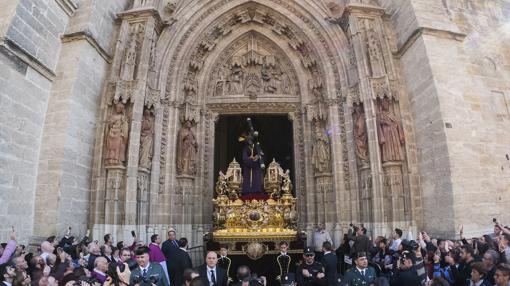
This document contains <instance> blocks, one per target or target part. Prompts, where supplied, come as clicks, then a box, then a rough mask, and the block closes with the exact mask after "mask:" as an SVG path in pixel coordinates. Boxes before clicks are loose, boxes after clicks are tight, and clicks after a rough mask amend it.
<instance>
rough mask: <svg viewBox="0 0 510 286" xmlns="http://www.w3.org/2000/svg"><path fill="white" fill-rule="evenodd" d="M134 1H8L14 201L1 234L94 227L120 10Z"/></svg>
mask: <svg viewBox="0 0 510 286" xmlns="http://www.w3.org/2000/svg"><path fill="white" fill-rule="evenodd" d="M128 2H129V1H127V0H118V1H108V5H104V3H102V2H101V3H100V2H98V1H89V0H82V1H69V0H44V1H39V0H38V1H35V0H23V1H7V3H6V5H5V6H2V10H1V11H2V12H1V14H2V21H1V22H0V32H1V35H0V36H1V40H2V41H1V43H0V44H1V46H0V63H1V65H2V69H1V71H0V82H1V86H2V88H1V90H0V102H1V107H0V108H1V109H2V113H1V115H0V116H1V120H0V130H1V132H0V160H1V161H2V162H1V164H0V165H1V167H0V168H1V173H2V176H1V180H0V192H1V193H2V196H0V201H1V202H2V203H3V205H5V206H6V207H5V208H4V209H3V210H2V212H1V213H0V219H1V220H2V221H3V222H4V223H3V224H2V229H0V241H4V240H5V239H6V238H7V237H8V229H10V225H15V226H17V228H18V232H19V237H20V238H21V240H22V241H23V242H27V240H28V238H29V237H31V236H36V237H44V236H48V235H51V234H54V233H59V232H62V231H63V230H64V229H65V228H66V226H67V225H72V226H73V227H74V229H75V231H74V233H75V234H83V233H84V232H85V229H86V227H87V218H88V217H87V215H88V205H89V191H90V182H91V169H92V162H93V159H92V158H93V146H94V140H95V131H96V119H97V113H98V112H99V107H100V101H101V92H102V88H103V80H104V79H105V78H106V73H107V71H108V63H109V62H110V61H111V51H112V50H113V46H114V44H115V42H114V41H113V39H114V37H112V35H115V33H116V26H115V18H116V13H117V12H119V11H122V10H125V9H126V8H127V5H128ZM4 8H5V9H4ZM68 24H69V25H68ZM4 67H5V68H4ZM48 210H52V211H48ZM36 240H37V238H36Z"/></svg>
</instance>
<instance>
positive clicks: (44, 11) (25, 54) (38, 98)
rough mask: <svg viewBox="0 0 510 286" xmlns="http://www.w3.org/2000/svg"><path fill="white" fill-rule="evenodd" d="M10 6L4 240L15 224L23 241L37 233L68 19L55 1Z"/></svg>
mask: <svg viewBox="0 0 510 286" xmlns="http://www.w3.org/2000/svg"><path fill="white" fill-rule="evenodd" d="M7 2H8V3H7V7H6V9H2V19H3V21H2V23H1V28H0V31H1V32H2V34H1V35H0V36H1V37H2V41H1V46H0V62H1V63H2V68H1V72H0V81H1V86H2V88H1V89H0V101H1V104H0V106H1V107H0V108H1V109H2V112H1V115H0V116H1V120H0V129H1V132H0V136H1V139H0V140H1V142H0V158H1V160H2V162H1V164H0V165H1V167H0V168H2V171H1V173H2V176H1V177H2V179H1V180H2V182H1V183H0V192H1V193H2V196H0V200H1V202H2V205H4V206H5V207H4V208H3V209H2V214H1V215H0V219H1V220H2V221H3V222H4V223H2V228H3V229H1V230H0V234H1V235H0V240H2V241H4V240H5V239H6V238H7V237H8V229H10V225H15V226H16V227H17V229H18V233H19V236H20V238H22V239H23V240H26V239H27V238H28V237H29V235H31V234H32V226H33V221H34V211H33V207H34V199H35V196H34V195H35V189H36V177H37V172H38V167H37V165H38V159H39V152H40V146H41V138H42V134H43V123H44V121H45V113H46V109H47V105H48V100H49V97H50V90H51V85H52V83H51V81H52V80H53V78H54V73H53V70H54V68H55V66H56V62H57V59H58V52H59V50H60V38H59V37H60V35H61V34H62V33H63V32H64V29H65V25H66V24H67V21H68V16H67V15H66V14H65V13H64V11H63V10H62V9H61V8H60V7H59V6H58V5H57V3H56V2H55V1H51V0H47V1H29V0H27V1H7ZM2 8H3V7H2Z"/></svg>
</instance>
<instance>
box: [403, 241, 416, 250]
mask: <svg viewBox="0 0 510 286" xmlns="http://www.w3.org/2000/svg"><path fill="white" fill-rule="evenodd" d="M401 245H402V249H403V250H404V251H405V250H407V251H415V250H417V249H418V247H419V246H420V245H419V244H418V243H417V242H416V241H414V240H407V239H404V240H402V242H401Z"/></svg>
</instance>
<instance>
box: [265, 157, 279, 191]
mask: <svg viewBox="0 0 510 286" xmlns="http://www.w3.org/2000/svg"><path fill="white" fill-rule="evenodd" d="M281 169H282V168H281V167H280V164H278V163H276V161H275V159H274V158H273V162H271V164H269V167H268V168H267V172H266V176H265V177H264V190H265V191H266V193H268V194H269V196H270V197H271V198H278V197H280V186H281V184H282V176H281V175H280V170H281Z"/></svg>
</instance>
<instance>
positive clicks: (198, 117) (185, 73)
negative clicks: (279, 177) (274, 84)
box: [157, 0, 349, 235]
mask: <svg viewBox="0 0 510 286" xmlns="http://www.w3.org/2000/svg"><path fill="white" fill-rule="evenodd" d="M302 2H303V3H302ZM304 2H305V1H284V0H276V1H269V0H254V1H246V0H234V1H225V0H223V1H207V2H206V3H199V2H193V3H190V4H189V5H187V7H186V8H187V10H186V11H185V12H184V10H182V11H180V12H179V11H176V15H180V16H179V18H178V21H177V22H175V24H174V25H173V26H171V27H169V28H167V29H165V30H164V31H163V33H162V34H161V36H160V37H159V40H158V43H157V50H158V54H159V55H161V59H162V60H161V61H160V67H159V90H161V94H162V102H163V106H164V107H163V109H164V111H163V115H162V118H161V121H162V130H161V140H162V142H165V144H163V146H162V149H161V155H160V157H161V166H160V170H159V177H160V180H159V182H160V184H159V189H160V192H161V190H169V189H170V190H172V189H176V190H177V191H176V192H175V193H174V194H169V197H167V198H165V197H163V198H162V201H164V202H167V203H166V206H168V207H169V206H170V205H172V204H173V203H175V202H178V201H180V199H176V198H177V197H178V196H182V194H178V193H182V191H180V190H181V189H182V184H181V183H179V182H180V181H182V180H180V179H179V178H177V177H175V175H173V174H175V170H174V166H173V163H174V162H175V156H176V155H175V148H174V146H175V134H176V132H177V130H178V129H179V127H180V121H181V120H193V121H195V122H200V124H198V125H197V126H196V127H195V129H194V130H195V132H196V134H197V137H199V142H200V144H203V145H202V146H205V147H204V148H202V149H201V150H200V151H199V153H200V154H199V155H198V156H199V157H200V160H199V161H200V162H201V166H200V167H199V168H198V169H199V171H198V174H197V176H196V178H194V182H193V183H191V185H192V187H191V188H192V189H193V190H194V191H193V193H194V195H193V197H194V198H195V199H196V200H195V201H197V202H200V204H201V205H200V206H199V208H201V209H204V211H203V213H202V214H193V215H192V216H193V217H194V218H193V219H192V220H193V221H192V223H193V224H194V225H203V224H207V221H208V220H209V214H210V210H209V209H208V206H206V205H205V204H202V202H206V201H209V200H210V199H212V193H211V192H209V193H211V194H204V193H205V191H203V190H208V189H210V190H212V187H213V186H212V182H213V174H212V173H211V169H212V165H211V161H212V160H211V159H212V156H213V154H212V152H211V148H210V146H212V142H214V134H213V133H214V130H213V128H212V127H213V126H214V120H215V118H216V117H217V114H218V111H219V110H220V109H221V110H223V112H225V105H222V104H221V102H218V101H216V102H215V99H214V98H213V99H212V101H211V102H208V101H206V100H205V99H206V98H207V99H211V96H210V93H211V86H210V82H211V78H210V77H211V74H214V72H215V68H216V67H217V66H215V63H216V62H217V61H218V59H219V57H221V56H222V52H223V51H224V50H225V49H226V48H228V47H229V45H232V43H235V41H236V40H237V39H239V38H240V37H243V36H246V35H248V34H250V33H251V34H254V35H257V36H258V37H260V38H261V39H264V40H265V41H267V43H270V44H271V45H272V46H273V47H275V49H276V50H278V51H279V52H280V54H281V55H284V57H285V58H288V63H287V64H286V66H287V69H288V70H289V71H291V74H295V76H294V78H295V80H294V81H295V82H296V83H295V84H294V86H295V87H293V88H292V89H293V91H292V92H290V93H291V94H288V96H280V98H279V99H275V98H274V97H273V98H272V95H280V94H271V95H269V96H261V98H258V99H257V103H255V102H253V100H251V99H250V98H249V96H244V97H241V98H238V99H239V100H237V101H236V102H235V104H234V105H229V106H227V107H226V109H231V111H230V112H237V111H236V110H239V108H252V109H250V110H251V111H254V112H256V111H257V109H260V108H264V109H266V110H278V111H279V112H282V111H283V112H286V113H288V114H289V116H290V117H292V118H293V120H294V122H295V124H294V134H296V135H295V136H298V137H295V138H294V139H295V140H294V141H295V142H301V144H298V145H299V146H296V147H295V157H297V156H300V157H303V156H304V155H303V154H305V153H306V154H308V153H311V152H312V150H311V146H310V143H308V145H305V144H304V143H303V142H311V141H312V140H314V136H315V135H313V134H315V133H316V130H315V129H314V128H316V127H315V126H319V125H320V126H322V127H321V128H329V127H330V126H335V128H336V130H337V131H338V132H336V133H335V134H333V135H332V136H331V146H332V155H331V157H332V158H331V160H333V161H334V162H335V163H334V164H332V170H331V171H330V172H331V175H328V176H329V177H328V179H327V180H326V182H322V183H320V184H319V183H317V182H316V178H315V177H314V175H313V173H314V172H313V169H312V168H311V167H310V166H307V164H308V163H307V162H305V161H304V159H300V160H297V161H296V162H297V165H299V166H296V171H297V174H296V176H297V177H298V176H299V180H297V182H296V184H297V186H296V187H297V188H296V190H297V192H298V195H299V196H301V199H302V200H301V201H302V202H303V204H304V203H305V201H311V200H313V201H314V204H316V203H317V202H318V201H320V203H321V204H325V203H326V202H325V201H324V200H323V199H320V198H315V196H316V195H315V194H313V191H312V190H313V189H315V188H316V184H319V185H321V187H320V188H321V189H322V191H321V192H324V194H323V195H321V197H322V198H326V196H330V197H331V200H330V201H331V203H330V205H328V207H322V206H321V207H318V208H315V209H318V210H324V211H323V214H322V215H321V216H320V217H319V216H318V215H317V214H315V213H314V212H315V211H309V212H308V213H307V212H305V211H304V209H306V208H305V205H302V206H301V209H302V210H303V212H302V213H301V215H302V217H303V221H307V222H309V223H310V225H309V226H307V227H311V225H312V224H314V223H316V222H317V221H322V222H324V221H329V222H338V221H339V217H338V215H339V213H340V212H339V211H338V209H339V208H341V206H339V205H338V204H335V201H337V200H338V199H340V198H341V195H340V193H342V192H344V191H345V189H347V188H348V185H349V179H348V173H349V172H348V170H347V171H346V168H347V163H346V160H345V158H347V157H346V155H345V154H346V153H347V150H346V144H345V136H342V134H341V133H342V132H345V130H344V129H343V128H342V127H341V126H344V123H343V120H344V116H343V110H342V107H341V105H340V103H341V102H342V100H343V99H342V94H346V90H347V76H346V74H347V72H346V65H345V63H347V62H348V61H347V58H348V51H347V49H348V47H349V45H348V44H347V39H346V37H345V35H344V33H343V32H342V30H341V29H340V27H339V26H338V25H335V24H332V23H329V22H327V21H324V18H326V17H327V16H328V15H327V14H326V11H325V10H324V9H323V7H320V6H317V4H316V3H313V2H310V3H308V2H306V3H304ZM180 13H182V14H180ZM181 19H182V20H181ZM184 19H186V20H184ZM282 60H283V59H282ZM236 104H237V106H235V105H236ZM227 112H228V111H227ZM328 118H330V119H331V122H328V120H330V119H328ZM315 121H321V122H324V123H322V124H315V123H314V122H315ZM207 146H209V147H207ZM333 174H334V175H333ZM189 185H190V184H188V186H189ZM307 190H309V191H307ZM326 192H328V193H327V194H326ZM326 209H327V210H326ZM326 212H329V214H327V213H326ZM172 217H179V215H178V214H170V219H166V220H165V219H163V221H165V222H168V221H170V223H172V224H179V223H181V222H182V221H176V220H173V219H172ZM203 228H207V226H205V225H204V226H203ZM188 231H191V230H189V228H188V230H187V231H184V232H185V233H186V232H188ZM190 235H192V234H191V233H190Z"/></svg>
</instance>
